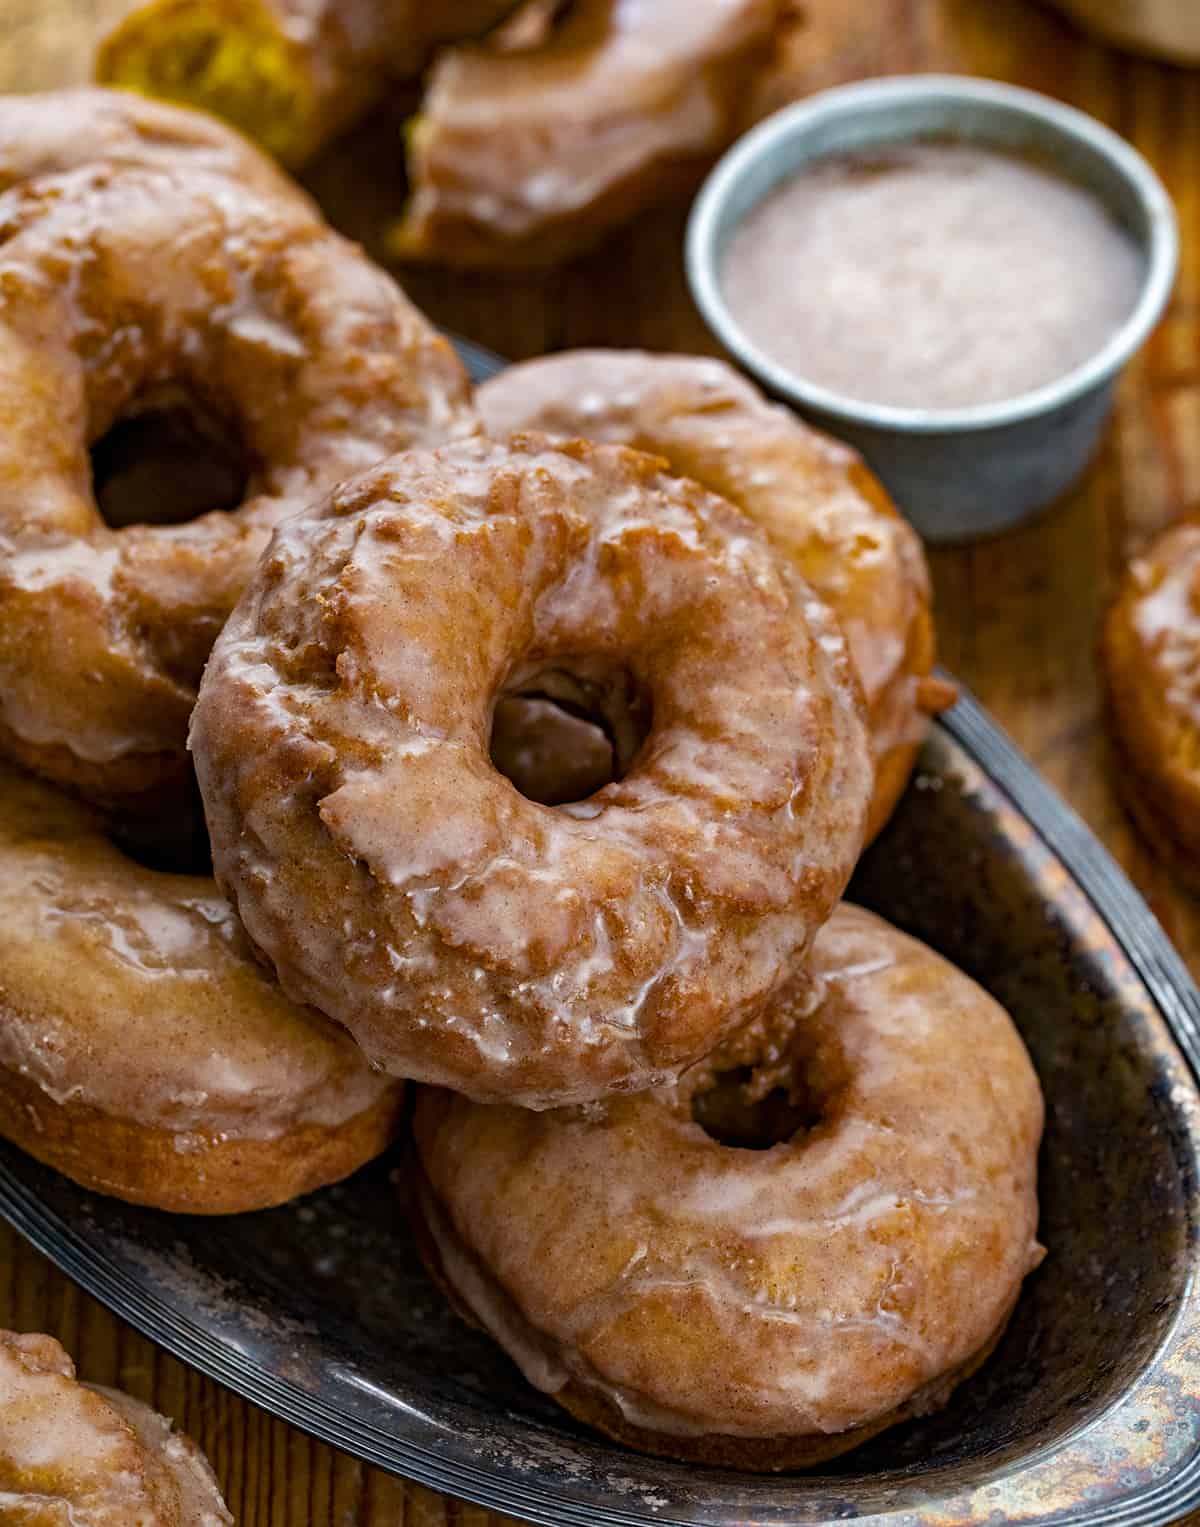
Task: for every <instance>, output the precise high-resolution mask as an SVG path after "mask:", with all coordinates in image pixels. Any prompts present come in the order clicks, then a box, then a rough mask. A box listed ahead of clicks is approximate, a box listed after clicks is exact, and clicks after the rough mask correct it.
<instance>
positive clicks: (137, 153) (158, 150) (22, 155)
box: [0, 88, 320, 218]
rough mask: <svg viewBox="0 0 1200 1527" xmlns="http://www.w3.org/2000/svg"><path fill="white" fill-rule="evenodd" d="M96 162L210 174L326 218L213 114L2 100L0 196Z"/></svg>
mask: <svg viewBox="0 0 1200 1527" xmlns="http://www.w3.org/2000/svg"><path fill="white" fill-rule="evenodd" d="M98 163H105V164H120V165H137V166H141V167H144V168H150V169H165V170H170V169H180V168H187V167H191V168H192V169H199V170H211V171H213V172H214V173H216V174H219V175H228V176H229V178H230V179H231V180H238V181H241V182H242V184H243V185H247V186H250V187H251V188H252V189H253V190H255V191H257V192H258V193H259V194H260V195H264V196H275V197H278V198H279V199H280V200H281V201H286V202H289V203H290V204H291V206H292V208H293V209H294V210H295V211H303V212H307V213H308V214H309V215H310V216H311V217H313V218H317V217H319V216H320V214H319V213H318V211H317V209H316V207H315V205H314V204H313V203H312V202H311V201H310V200H309V199H308V197H307V196H306V195H305V194H304V192H303V191H302V190H301V189H300V187H299V186H298V185H296V183H295V182H294V181H293V180H290V179H289V178H288V176H286V175H284V174H282V173H281V172H280V170H279V169H278V168H277V167H276V165H275V163H274V161H273V160H271V159H268V158H267V156H266V155H265V154H261V153H259V151H258V150H257V149H256V148H255V147H254V145H253V144H252V143H251V142H250V141H249V140H248V139H246V138H243V137H242V135H241V134H240V133H236V132H233V131H232V130H231V129H230V128H228V127H226V126H225V125H224V123H222V122H218V121H217V119H216V118H215V117H210V116H209V115H208V114H207V112H202V111H188V110H187V109H186V108H184V107H181V106H163V105H159V104H157V103H156V102H154V101H147V100H146V99H144V97H142V96H139V95H134V94H133V93H132V92H131V91H128V90H98V89H94V88H93V89H88V88H83V89H78V90H48V91H42V92H41V93H40V94H38V95H5V96H0V191H7V190H9V189H10V188H11V187H12V186H16V185H21V184H22V183H23V182H24V181H26V180H33V179H34V178H35V177H36V176H38V175H58V174H61V173H62V172H63V171H65V170H78V169H83V168H85V167H86V166H88V165H94V164H98Z"/></svg>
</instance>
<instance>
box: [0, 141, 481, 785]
mask: <svg viewBox="0 0 1200 1527" xmlns="http://www.w3.org/2000/svg"><path fill="white" fill-rule="evenodd" d="M181 393H182V395H183V397H184V398H185V399H186V400H187V402H188V403H189V404H194V405H195V407H196V409H197V410H198V411H199V412H201V413H202V414H204V415H205V416H206V417H212V418H215V419H216V420H218V421H220V422H221V423H222V424H223V425H224V426H226V427H227V430H228V432H229V433H230V434H232V435H233V436H235V437H236V439H237V442H238V447H239V449H240V450H241V452H242V453H243V454H244V456H245V458H246V460H247V464H248V468H249V478H248V483H247V488H246V493H245V497H244V499H243V500H242V502H241V504H240V505H239V506H238V507H237V508H235V509H234V510H233V511H231V512H225V511H220V512H213V513H209V514H205V515H202V516H201V517H200V518H197V519H193V520H190V521H188V522H186V523H182V524H150V525H147V524H135V525H130V526H128V527H125V528H122V529H114V528H112V527H111V526H110V525H107V524H106V523H105V522H104V520H103V518H102V517H101V514H100V512H99V509H98V507H97V504H96V500H95V497H94V494H93V490H92V486H91V472H90V467H89V460H88V447H89V446H90V445H91V444H92V443H93V442H95V441H96V440H97V439H98V438H99V437H101V436H103V435H104V434H105V432H106V431H107V430H108V429H109V428H110V426H112V425H113V424H114V423H115V422H117V421H119V420H121V419H123V418H125V417H128V416H129V415H131V414H136V413H137V412H138V410H140V409H143V408H146V407H149V406H152V405H154V404H155V403H156V402H157V401H158V400H161V399H163V398H177V397H178V396H179V395H180V394H181ZM0 426H2V427H0V752H4V753H7V754H8V756H9V757H10V758H12V759H14V760H15V761H16V762H18V763H21V764H24V765H25V766H27V767H29V768H32V769H34V770H35V771H36V772H38V773H41V774H44V775H46V776H47V777H49V778H52V779H54V780H56V781H58V782H59V783H61V784H63V785H65V786H68V787H69V788H72V789H75V790H77V791H78V792H79V793H81V794H83V795H85V796H87V797H89V798H91V799H94V800H95V801H97V802H99V803H102V804H106V805H108V804H111V805H117V804H121V803H123V802H128V801H130V800H131V799H136V798H138V797H140V796H143V795H146V794H148V793H160V792H165V791H169V790H171V789H172V787H177V786H178V785H179V782H180V781H181V780H182V779H183V778H185V777H186V776H185V771H186V754H185V745H184V738H185V732H186V727H187V718H188V715H189V714H190V711H191V707H192V704H193V701H194V699H195V690H196V685H197V682H198V681H199V677H200V671H201V669H202V668H203V666H204V662H205V659H206V658H207V656H208V651H209V648H210V646H211V644H212V640H213V638H214V636H215V635H216V633H217V632H218V631H219V630H220V628H221V625H222V623H223V622H224V620H225V617H226V616H227V615H228V613H229V611H230V610H231V609H232V607H233V605H234V603H235V601H236V599H237V597H238V595H239V593H240V592H241V589H242V586H243V584H244V583H245V580H246V578H247V576H248V574H249V571H250V569H251V568H252V567H253V566H254V563H255V561H256V560H257V558H258V555H259V553H260V552H261V551H262V548H263V546H264V545H265V544H266V541H267V538H268V536H269V533H270V530H271V528H272V527H273V526H274V525H275V523H276V522H277V521H279V520H280V519H282V518H284V516H286V515H288V514H290V513H292V512H294V511H295V510H296V509H297V508H298V507H299V506H300V505H301V504H303V503H305V502H306V501H307V500H308V499H309V498H311V497H313V496H314V495H316V494H319V493H321V492H323V491H325V490H326V489H327V488H328V487H329V486H330V485H331V484H332V483H334V482H336V481H338V480H339V479H340V478H343V477H345V476H347V475H349V474H351V473H353V472H356V471H359V470H361V469H362V468H363V467H364V466H367V465H369V464H370V463H371V462H373V461H377V460H379V459H380V458H381V457H383V456H385V455H387V454H389V453H390V452H392V451H395V450H398V449H401V448H402V447H405V446H408V445H413V444H417V443H421V442H433V441H439V440H442V439H444V438H446V437H447V436H450V435H454V434H456V433H462V432H464V431H472V430H474V429H475V427H476V426H475V419H474V413H473V410H472V407H471V404H470V400H469V384H468V381H467V378H466V374H465V372H464V371H463V369H462V367H461V366H460V364H459V362H458V360H457V358H456V356H455V355H454V353H453V351H452V350H451V349H450V347H449V346H448V345H447V343H446V341H445V340H443V339H442V338H440V337H439V336H438V335H437V334H436V333H434V331H433V330H432V329H431V327H430V325H429V324H428V323H427V322H426V321H425V319H424V318H423V317H422V316H421V314H420V313H418V312H417V310H416V309H415V308H414V307H413V306H412V305H411V303H409V302H408V300H407V298H406V297H405V296H404V294H403V293H402V292H401V291H400V290H399V288H398V287H397V286H396V285H395V284H394V283H393V282H392V281H391V280H390V279H389V278H388V277H387V276H386V275H384V273H383V272H382V271H380V270H377V269H376V268H375V267H374V266H372V265H371V264H369V263H368V262H367V261H366V260H365V259H364V258H363V257H362V256H361V254H360V253H359V252H358V251H357V250H356V249H355V248H354V247H353V246H352V245H349V244H347V243H346V242H345V241H344V240H342V239H341V238H339V237H338V236H337V235H336V234H334V233H331V232H330V231H328V230H327V229H325V228H323V227H321V226H320V225H319V224H317V223H315V222H314V221H313V219H312V218H311V217H309V216H308V215H307V214H306V213H304V212H302V211H297V210H295V209H293V208H289V207H287V206H286V205H284V204H283V203H282V202H280V201H279V200H278V199H274V200H266V199H260V198H258V197H256V196H254V195H253V194H251V193H249V192H247V191H246V190H245V189H244V188H242V187H240V186H237V185H235V184H234V183H233V182H231V181H229V180H227V179H226V178H225V177H224V176H220V175H211V174H205V173H203V172H201V171H198V170H188V171H171V172H168V171H163V170H140V169H113V168H99V169H90V170H76V171H74V172H72V173H70V174H65V175H61V176H51V177H44V178H41V179H38V180H35V181H30V182H29V183H28V184H27V185H25V186H22V187H19V188H16V189H14V190H10V191H8V192H6V193H5V194H4V195H3V196H2V197H0ZM164 507H165V509H166V510H167V511H168V513H169V510H170V506H169V505H167V506H164ZM51 631H52V632H53V633H54V640H53V641H47V640H46V634H47V632H51Z"/></svg>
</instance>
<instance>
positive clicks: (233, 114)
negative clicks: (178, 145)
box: [96, 0, 515, 166]
mask: <svg viewBox="0 0 1200 1527" xmlns="http://www.w3.org/2000/svg"><path fill="white" fill-rule="evenodd" d="M514 3H515V0H432V3H431V0H134V3H133V4H132V5H131V6H130V7H129V9H128V11H127V13H126V14H125V15H124V16H122V18H121V20H120V21H119V22H118V23H117V25H116V26H114V27H113V28H112V29H111V30H110V31H109V32H108V33H107V34H106V35H105V36H104V38H103V39H102V41H101V43H100V47H99V49H98V51H97V54H96V78H97V79H99V80H104V81H107V82H108V83H109V84H115V85H125V86H129V87H131V88H132V89H134V90H144V91H146V92H147V94H149V95H159V96H167V97H170V98H171V99H173V100H180V101H187V102H189V103H190V104H192V105H194V106H202V107H204V108H205V109H206V110H208V111H215V112H216V113H217V114H218V115H220V116H223V117H226V118H228V119H229V121H231V122H233V123H235V124H236V125H237V126H238V127H240V128H241V129H242V131H243V132H246V133H248V134H249V135H250V136H251V137H252V138H254V139H256V140H257V141H258V142H259V143H261V144H263V146H264V147H265V148H266V149H267V150H268V151H269V152H270V153H272V154H275V155H276V156H277V157H278V158H280V159H282V160H283V161H284V162H285V163H286V164H290V165H293V166H296V165H300V164H303V163H305V162H306V161H307V160H309V159H311V158H312V156H313V155H314V154H315V153H316V152H317V150H318V149H320V148H321V147H322V146H323V145H324V144H325V143H327V142H328V141H329V140H330V139H331V138H333V137H334V136H335V135H336V134H337V133H338V132H340V131H341V130H342V128H344V127H347V126H348V125H349V124H350V123H351V122H353V121H354V119H355V118H356V117H357V116H359V115H360V114H361V113H362V112H364V111H366V110H367V109H368V108H369V107H370V106H372V105H373V104H374V103H375V101H376V100H377V99H378V98H379V97H380V96H381V95H382V94H383V93H384V91H385V90H386V88H387V85H388V83H389V80H391V79H397V78H399V79H406V78H408V77H410V76H413V75H416V74H418V73H420V71H421V69H422V68H424V66H425V63H426V61H427V59H428V57H429V54H430V53H431V52H432V51H433V49H434V48H436V47H437V46H439V45H440V44H441V43H442V42H446V41H450V40H453V39H454V38H458V37H469V36H473V35H475V34H476V33H478V32H485V31H487V29H488V28H489V27H491V26H493V25H494V24H495V23H496V22H497V21H499V20H500V19H501V17H502V16H504V15H505V13H506V12H507V11H509V10H511V9H512V7H513V4H514ZM430 13H435V14H430Z"/></svg>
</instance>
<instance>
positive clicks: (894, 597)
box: [476, 350, 954, 838]
mask: <svg viewBox="0 0 1200 1527" xmlns="http://www.w3.org/2000/svg"><path fill="white" fill-rule="evenodd" d="M476 401H477V403H478V406H479V411H480V413H481V415H482V417H483V423H484V427H485V428H486V429H487V430H489V431H490V432H491V433H492V434H495V435H506V434H508V433H509V432H510V431H512V430H524V429H536V430H546V431H548V432H549V433H551V434H555V435H568V436H577V435H586V436H587V437H588V438H589V439H591V440H599V441H605V442H611V443H614V444H620V445H631V446H635V447H636V448H637V449H638V450H642V451H650V452H652V453H653V454H655V455H657V456H664V457H665V458H666V459H667V461H668V462H670V464H671V467H672V469H673V470H674V471H676V472H678V473H680V475H681V476H684V477H691V478H694V479H695V481H696V482H700V483H703V484H704V486H705V487H706V488H711V489H712V490H713V491H714V492H715V493H720V494H722V495H723V496H724V497H725V498H727V499H729V500H730V501H731V502H732V503H735V504H737V505H738V507H739V508H740V509H742V510H744V511H745V512H746V513H747V514H748V515H749V516H750V518H751V519H752V520H755V521H757V523H758V524H759V525H761V526H762V528H763V529H764V530H765V531H766V532H767V535H768V536H769V537H770V538H771V540H772V541H773V542H774V543H775V545H776V546H778V547H779V548H780V550H781V551H783V552H785V553H786V554H787V555H788V557H790V558H791V560H792V561H793V562H794V563H795V565H796V567H797V568H798V569H799V571H800V572H801V574H802V575H803V576H804V577H805V578H806V579H807V580H808V582H809V583H810V584H811V585H812V587H813V588H814V589H815V590H816V592H817V593H818V594H819V595H820V596H821V597H822V598H823V599H824V600H825V601H826V603H827V604H828V605H829V606H830V608H831V609H832V610H833V612H834V614H835V615H836V616H837V617H838V619H839V621H840V622H841V626H842V629H843V631H844V632H845V634H846V640H847V642H848V643H849V646H850V655H851V657H852V658H853V660H854V665H855V667H856V668H857V670H858V675H859V678H860V679H861V680H862V686H863V692H864V694H865V696H866V701H867V715H868V721H869V725H870V729H871V740H872V744H873V747H874V753H875V770H876V781H875V794H874V797H873V799H872V802H871V815H870V821H869V824H868V827H867V837H868V838H873V837H874V836H875V834H876V833H877V832H878V831H879V829H880V828H881V827H882V826H883V824H884V822H885V821H886V820H887V819H888V817H889V816H890V815H891V813H892V810H893V808H894V807H895V804H896V802H897V800H898V799H899V797H900V795H901V793H902V791H903V789H904V787H905V785H906V784H907V782H908V777H909V774H910V773H911V772H912V767H913V764H914V762H915V761H916V756H917V752H918V750H919V748H920V745H921V741H922V739H923V738H924V736H925V732H926V728H927V724H928V718H929V716H930V715H931V714H933V713H934V712H936V711H938V710H942V709H944V708H945V707H946V706H947V705H948V704H950V703H951V701H952V700H953V698H954V691H953V689H952V688H951V687H950V686H949V685H947V684H945V683H944V682H942V681H941V680H940V679H937V678H934V677H932V673H931V670H932V668H933V662H934V649H935V642H934V629H933V619H932V616H931V613H930V599H931V594H930V586H929V569H928V568H927V566H926V564H925V555H924V552H923V551H922V549H921V542H920V539H919V538H918V536H917V534H916V532H915V531H914V530H913V529H912V528H911V526H910V525H909V524H908V523H907V522H906V521H905V520H903V519H901V518H900V516H899V514H897V512H896V510H895V508H894V507H893V505H892V502H891V500H890V499H889V498H888V496H887V494H886V492H885V491H884V489H883V488H882V486H881V485H880V484H879V483H878V482H877V481H876V479H875V478H874V477H873V476H872V475H871V473H870V472H869V471H868V469H867V467H866V466H865V465H864V463H863V461H862V460H861V458H860V457H859V456H858V455H857V453H856V452H854V451H852V450H851V449H850V448H849V447H848V446H844V445H842V444H840V443H839V442H838V441H835V440H832V439H830V437H829V436H828V435H822V434H818V433H817V431H816V430H813V429H810V428H809V427H808V426H807V425H806V424H802V423H801V422H800V420H799V419H798V418H797V417H796V416H795V414H793V413H792V412H791V411H790V410H789V409H786V408H782V407H779V406H778V405H776V404H773V403H768V402H767V400H766V398H764V397H763V395H762V393H760V392H759V391H758V389H757V388H756V387H755V386H754V385H753V384H752V383H750V382H748V381H746V380H745V378H743V377H741V376H739V375H738V374H737V372H735V371H734V370H732V369H731V368H730V367H729V366H726V365H725V364H723V362H721V361H717V360H710V359H708V358H706V357H701V356H689V355H648V354H646V353H645V352H643V351H637V350H625V351H622V350H575V351H567V352H566V353H564V354H562V355H552V356H547V357H546V358H545V359H544V360H535V361H527V362H526V363H525V364H524V365H520V366H511V367H509V368H508V369H507V370H506V371H504V372H502V373H501V374H500V375H499V376H497V377H495V378H493V379H492V380H491V381H489V382H488V383H486V384H485V385H484V386H483V387H481V388H480V390H479V392H478V394H477V399H476Z"/></svg>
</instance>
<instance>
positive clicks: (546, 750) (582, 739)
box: [490, 659, 652, 806]
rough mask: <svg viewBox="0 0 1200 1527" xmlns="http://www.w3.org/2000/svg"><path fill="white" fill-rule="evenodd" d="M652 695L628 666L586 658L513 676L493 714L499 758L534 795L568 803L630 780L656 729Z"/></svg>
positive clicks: (494, 752) (544, 801)
mask: <svg viewBox="0 0 1200 1527" xmlns="http://www.w3.org/2000/svg"><path fill="white" fill-rule="evenodd" d="M651 723H652V707H651V703H650V697H649V695H648V694H647V693H646V692H645V690H644V688H643V687H642V686H641V685H640V684H639V683H638V682H637V680H636V679H635V678H634V676H633V675H632V674H631V673H630V672H629V671H628V669H625V668H609V667H606V666H604V665H601V664H598V663H595V662H590V661H588V660H586V659H585V660H580V661H578V662H573V663H571V664H563V665H561V666H555V667H548V668H543V669H541V670H539V671H538V672H536V673H533V674H530V675H529V676H527V677H523V678H519V679H517V680H515V681H513V682H511V683H510V684H509V685H508V686H507V687H506V688H505V690H504V692H503V693H502V694H501V695H500V697H499V699H498V700H497V702H496V707H495V711H494V713H493V717H492V735H491V744H490V753H491V759H492V763H493V764H494V765H495V767H496V768H497V769H498V770H499V771H500V773H501V774H503V775H504V776H505V778H506V779H508V780H509V781H510V782H511V783H512V784H513V785H514V786H515V787H516V788H517V789H518V790H519V791H520V792H521V794H522V795H523V796H525V797H526V798H527V799H528V800H531V801H536V802H538V804H539V805H542V806H565V805H569V804H571V803H573V802H576V801H583V800H587V799H588V798H589V797H590V796H593V795H595V794H596V792H597V791H598V790H602V789H603V788H604V787H605V785H609V784H612V783H613V781H614V780H619V779H623V778H624V776H625V775H626V774H627V773H628V772H629V770H630V768H631V767H632V766H633V762H634V759H635V758H636V757H637V755H638V752H639V751H640V750H641V747H642V744H643V743H644V742H645V740H646V738H647V737H648V736H649V734H650V727H651Z"/></svg>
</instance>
